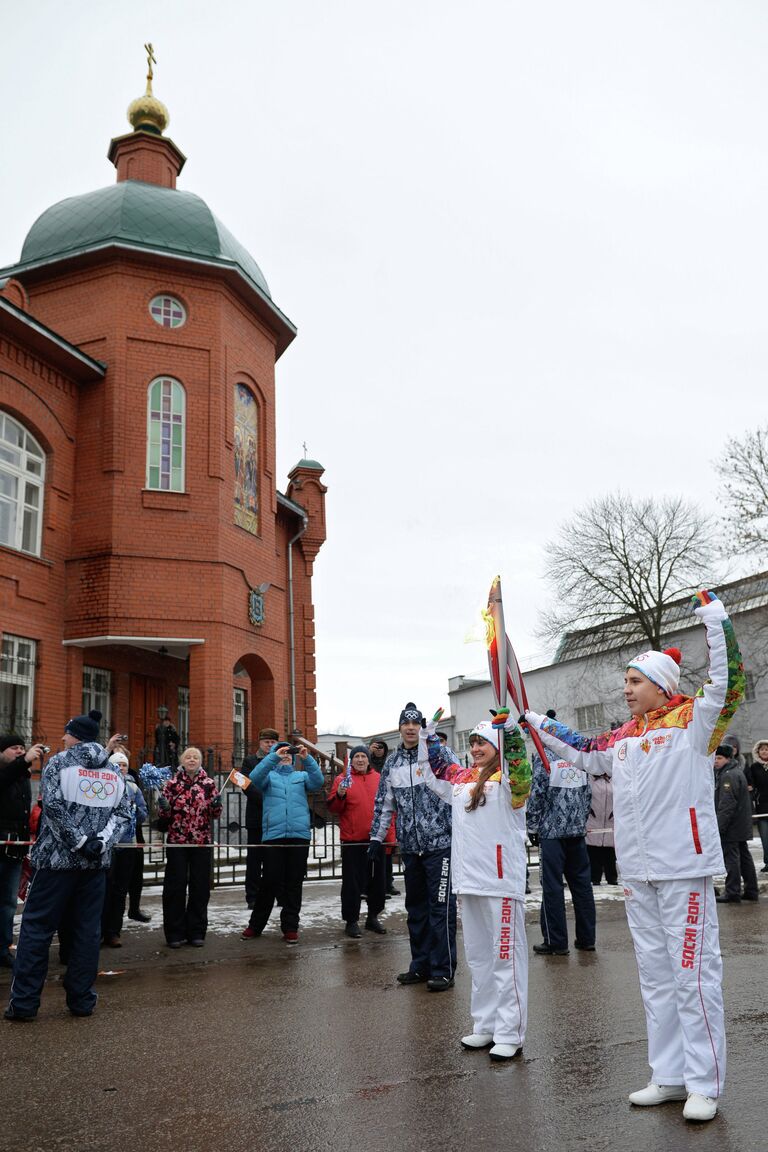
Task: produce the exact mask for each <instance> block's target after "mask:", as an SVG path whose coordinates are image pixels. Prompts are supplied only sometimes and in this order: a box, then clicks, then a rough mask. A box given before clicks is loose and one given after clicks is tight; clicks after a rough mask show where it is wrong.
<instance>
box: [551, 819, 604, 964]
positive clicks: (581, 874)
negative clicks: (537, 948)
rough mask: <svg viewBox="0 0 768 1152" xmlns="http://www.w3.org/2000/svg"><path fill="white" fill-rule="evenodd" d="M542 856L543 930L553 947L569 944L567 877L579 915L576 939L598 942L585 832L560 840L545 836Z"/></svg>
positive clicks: (576, 912)
mask: <svg viewBox="0 0 768 1152" xmlns="http://www.w3.org/2000/svg"><path fill="white" fill-rule="evenodd" d="M539 856H540V858H541V895H542V900H541V917H540V919H541V932H542V935H543V937H544V943H545V944H548V945H549V946H550V948H557V949H560V948H567V947H568V926H567V923H566V919H565V896H564V894H563V877H565V879H566V881H567V883H568V887H569V888H570V890H571V898H572V900H573V913H574V916H575V918H576V941H577V942H578V943H579V944H594V942H595V920H596V917H595V897H594V896H593V894H592V873H591V869H590V867H589V856H588V855H587V845H586V841H585V839H584V837H583V836H564V837H563V838H562V839H560V840H542V841H541V843H540V848H539Z"/></svg>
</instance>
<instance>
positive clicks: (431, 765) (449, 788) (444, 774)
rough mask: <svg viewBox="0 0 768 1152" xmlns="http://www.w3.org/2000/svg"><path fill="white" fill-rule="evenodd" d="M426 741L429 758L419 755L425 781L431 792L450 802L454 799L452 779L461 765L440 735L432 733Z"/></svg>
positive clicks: (447, 802)
mask: <svg viewBox="0 0 768 1152" xmlns="http://www.w3.org/2000/svg"><path fill="white" fill-rule="evenodd" d="M424 743H425V744H426V749H427V758H426V760H424V759H423V758H422V757H419V760H420V761H421V768H422V770H423V772H424V783H425V784H426V786H427V788H429V790H430V791H431V792H434V793H435V795H436V796H439V797H440V799H441V800H443V801H444V802H445V803H446V804H450V803H451V801H452V799H453V783H452V779H453V777H454V775H455V774H456V773H455V770H456V769H459V768H460V765H458V764H456V763H455V761H454V760H453V759H452V758H451V756H450V754H449V753H448V752H447V751H446V749H445V748H443V746H442V744H441V743H440V737H439V736H437V735H435V734H434V733H430V734H429V735H428V736H426V737H425V738H424Z"/></svg>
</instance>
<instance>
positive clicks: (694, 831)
mask: <svg viewBox="0 0 768 1152" xmlns="http://www.w3.org/2000/svg"><path fill="white" fill-rule="evenodd" d="M688 814H689V816H690V817H691V835H692V836H693V846H694V848H695V849H696V855H697V856H701V840H699V822H698V820H697V819H696V809H695V808H689V809H688Z"/></svg>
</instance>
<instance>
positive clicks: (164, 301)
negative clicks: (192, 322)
mask: <svg viewBox="0 0 768 1152" xmlns="http://www.w3.org/2000/svg"><path fill="white" fill-rule="evenodd" d="M166 305H168V306H169V309H170V308H171V307H175V308H178V309H179V311H180V312H181V319H179V320H177V323H175V324H174V323H173V321H174V320H175V319H177V318H176V317H174V316H171V315H168V317H167V319H168V323H167V324H166V322H165V320H166V316H165V315H164V314H163V315H161V316H156V315H155V314H154V312H153V311H152V309H153V308H155V307H157V308H160V309H161V310H162V312H163V313H165V312H166V311H169V309H166ZM149 314H150V316H151V317H152V319H153V320H154V322H155V324H157V325H159V327H160V328H165V329H166V331H168V332H173V331H175V329H176V328H183V327H184V325H185V324H186V322H187V310H186V308H185V307H184V305H183V304H182V302H181V300H179V298H178V296H172V295H171V294H170V293H169V292H161V293H159V295H157V296H153V297H152V299H151V300H150V302H149Z"/></svg>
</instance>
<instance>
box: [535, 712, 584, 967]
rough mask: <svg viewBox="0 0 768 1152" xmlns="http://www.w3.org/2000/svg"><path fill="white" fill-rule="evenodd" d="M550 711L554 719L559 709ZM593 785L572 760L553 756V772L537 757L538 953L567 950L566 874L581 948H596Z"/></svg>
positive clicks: (553, 952)
mask: <svg viewBox="0 0 768 1152" xmlns="http://www.w3.org/2000/svg"><path fill="white" fill-rule="evenodd" d="M547 716H549V717H550V719H552V720H554V718H555V712H554V711H553V710H550V711H549V712H547ZM591 797H592V789H591V787H590V784H589V780H588V778H587V774H586V772H584V771H583V770H582V769H581V768H575V767H574V766H573V764H569V763H568V761H567V760H552V761H551V762H550V771H549V773H548V772H547V770H546V768H545V767H544V765H543V764H542V762H541V759H540V758H539V757H538V756H534V757H533V785H532V787H531V795H530V797H529V799H528V809H527V812H526V821H527V825H528V835H529V838H530V840H531V843H532V844H537V843H538V846H539V859H540V861H541V916H540V919H541V932H542V935H543V937H544V940H543V942H542V943H541V944H534V946H533V950H534V952H535V953H536V954H537V955H538V956H567V955H568V925H567V921H566V918H565V896H564V894H563V877H565V880H566V882H567V884H568V887H569V888H570V890H571V899H572V900H573V912H574V916H575V919H576V939H575V941H574V943H575V945H576V947H577V948H579V949H581V950H582V951H585V952H594V950H595V920H596V917H595V897H594V895H593V892H592V872H591V868H590V864H589V854H588V852H587V842H586V835H585V833H586V829H587V818H588V816H589V806H590V800H591Z"/></svg>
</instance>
